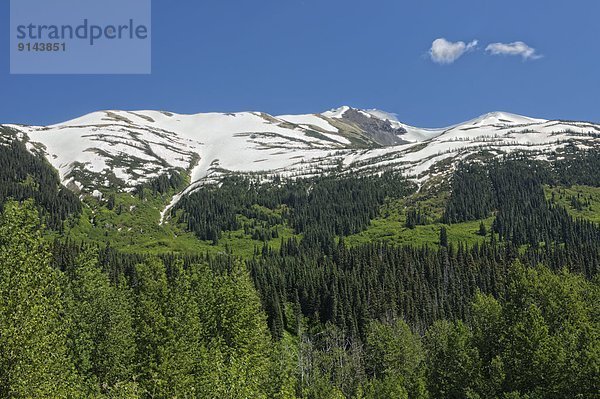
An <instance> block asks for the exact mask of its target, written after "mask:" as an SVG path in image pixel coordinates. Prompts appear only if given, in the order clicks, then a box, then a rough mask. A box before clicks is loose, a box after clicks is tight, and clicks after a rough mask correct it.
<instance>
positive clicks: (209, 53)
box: [0, 0, 600, 127]
mask: <svg viewBox="0 0 600 399" xmlns="http://www.w3.org/2000/svg"><path fill="white" fill-rule="evenodd" d="M47 1H50V0H47ZM124 1H126V0H124ZM152 6H153V9H152V35H153V46H152V52H153V54H152V60H153V64H152V74H151V75H148V76H144V75H140V76H131V75H124V76H111V75H106V76H101V75H93V76H86V75H63V76H61V75H39V76H38V75H31V76H23V75H9V36H8V33H9V32H8V28H6V27H5V28H4V29H3V33H2V40H0V123H29V124H49V123H55V122H59V121H63V120H66V119H70V118H73V117H76V116H79V115H82V114H85V113H88V112H91V111H95V110H99V109H128V110H135V109H160V110H169V111H174V112H182V113H196V112H209V111H223V112H225V111H227V112H229V111H245V110H260V111H264V112H268V113H271V114H285V113H312V112H321V111H324V110H327V109H329V108H333V107H338V106H340V105H351V106H355V107H361V108H379V109H382V110H386V111H389V112H394V113H397V114H398V117H399V119H400V120H402V121H404V122H406V123H409V124H413V125H417V126H431V127H434V126H444V125H448V124H451V123H455V122H459V121H463V120H466V119H470V118H473V117H475V116H477V115H480V114H482V113H485V112H489V111H497V110H502V111H508V112H514V113H520V114H525V115H528V116H534V117H544V118H562V119H577V120H589V121H596V122H600V99H599V98H598V97H599V96H600V45H599V38H600V23H599V22H600V2H598V1H596V0H587V1H581V0H571V1H568V2H567V1H558V0H545V1H542V0H527V1H524V0H520V1H514V0H510V1H499V0H496V1H491V0H488V1H486V0H453V1H448V0H439V1H433V0H422V1H406V2H405V1H398V0H369V1H368V2H367V1H355V0H343V1H342V0H265V1H248V0H237V1H233V0H200V1H197V0H196V1H192V0H186V1H183V0H179V1H166V0H154V1H153V5H152ZM8 16H9V6H8V1H2V2H1V4H0V21H3V23H5V24H6V26H8ZM438 38H445V39H446V40H447V41H448V42H452V43H455V42H458V41H462V42H463V43H464V46H465V52H464V54H462V56H461V57H459V58H458V59H456V60H454V62H452V63H445V64H440V63H436V62H433V61H432V59H431V57H430V54H429V53H428V52H429V50H430V48H431V47H432V42H433V41H434V40H435V39H438ZM474 40H477V45H473V46H471V47H469V49H468V51H467V49H466V47H467V46H468V45H469V44H471V43H473V41H474ZM518 41H521V42H524V43H526V44H527V45H528V46H529V47H531V48H534V49H535V51H536V53H535V54H537V55H541V56H542V57H541V58H537V59H536V57H530V58H529V59H523V57H521V56H518V55H512V56H511V55H492V52H491V49H490V51H486V47H487V46H488V45H489V44H490V43H514V42H518ZM452 54H453V55H455V53H452ZM451 58H452V57H451ZM446 60H448V59H447V58H446Z"/></svg>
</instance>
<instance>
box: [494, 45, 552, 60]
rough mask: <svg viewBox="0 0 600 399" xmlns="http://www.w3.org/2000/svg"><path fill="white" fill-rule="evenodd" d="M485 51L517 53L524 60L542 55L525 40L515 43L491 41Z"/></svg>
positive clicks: (505, 53)
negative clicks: (524, 41)
mask: <svg viewBox="0 0 600 399" xmlns="http://www.w3.org/2000/svg"><path fill="white" fill-rule="evenodd" d="M485 51H487V52H488V53H490V54H492V55H517V56H521V58H523V60H536V59H538V58H541V57H542V56H541V55H539V54H537V53H536V51H535V49H534V48H533V47H529V46H528V45H527V44H525V43H523V42H513V43H491V44H489V45H488V46H487V47H486V48H485Z"/></svg>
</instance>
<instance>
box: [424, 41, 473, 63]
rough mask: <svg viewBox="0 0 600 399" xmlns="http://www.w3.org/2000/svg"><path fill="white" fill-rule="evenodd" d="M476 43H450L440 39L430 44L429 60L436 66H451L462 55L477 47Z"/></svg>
mask: <svg viewBox="0 0 600 399" xmlns="http://www.w3.org/2000/svg"><path fill="white" fill-rule="evenodd" d="M477 43H478V42H477V40H473V41H471V42H470V43H465V42H450V41H448V40H446V39H444V38H443V37H440V38H439V39H435V40H434V41H433V43H431V49H430V50H429V55H430V56H431V60H432V61H433V62H436V63H438V64H452V63H453V62H454V61H456V60H457V59H459V58H460V57H461V56H462V55H463V54H465V53H467V52H469V51H472V50H474V49H475V48H476V47H477Z"/></svg>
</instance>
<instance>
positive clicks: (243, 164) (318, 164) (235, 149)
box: [4, 107, 600, 203]
mask: <svg viewBox="0 0 600 399" xmlns="http://www.w3.org/2000/svg"><path fill="white" fill-rule="evenodd" d="M5 127H6V128H9V129H12V130H13V131H17V132H18V134H17V136H18V137H19V138H20V139H21V140H23V141H25V142H26V143H27V147H28V149H29V150H30V151H32V152H39V153H42V154H43V155H44V156H45V157H46V158H47V159H48V161H49V162H50V163H51V164H52V165H53V166H54V167H55V168H56V169H57V170H58V172H59V174H60V178H61V180H62V182H63V184H65V185H66V186H67V187H69V188H71V189H72V190H73V191H76V192H78V191H81V192H83V193H88V194H91V193H94V192H96V193H98V192H101V191H103V188H106V187H119V188H121V189H123V190H127V191H131V190H133V189H134V188H135V187H136V186H138V185H140V184H143V183H146V182H148V181H150V180H152V179H154V178H156V177H158V176H161V175H165V174H170V173H173V172H175V171H185V172H186V173H187V174H189V176H190V180H191V184H190V186H188V187H187V188H186V189H185V190H184V192H182V193H180V195H181V194H185V193H188V192H191V191H193V189H194V188H195V187H197V186H198V185H199V184H201V183H202V182H203V181H206V180H207V179H214V178H218V177H219V176H222V175H223V174H228V173H244V174H259V175H264V176H266V177H268V176H273V175H275V174H277V175H282V176H284V177H286V176H287V177H297V176H311V175H319V174H323V173H327V172H328V171H333V170H335V171H338V172H342V173H366V174H372V173H380V172H381V171H383V170H390V169H391V170H397V171H400V172H402V173H404V174H405V175H407V176H408V177H410V178H413V179H416V180H418V181H420V182H423V181H425V180H427V179H428V178H429V177H432V176H437V175H440V174H444V173H449V172H451V171H452V170H453V166H454V165H455V164H456V162H457V161H459V160H463V159H468V158H471V157H477V156H480V155H481V154H483V153H485V154H487V155H488V156H489V155H492V156H499V155H502V154H505V153H510V152H514V151H529V152H531V153H532V156H535V157H538V158H545V157H548V156H554V155H556V152H557V151H560V149H561V148H563V147H565V146H567V145H576V146H578V147H580V148H593V147H596V146H598V144H599V141H598V140H599V134H600V125H597V124H593V123H589V122H570V121H558V120H544V119H535V118H529V117H525V116H520V115H515V114H510V113H506V112H493V113H489V114H485V115H482V116H480V117H478V118H475V119H473V120H470V121H467V122H464V123H461V124H457V125H454V126H450V127H447V128H439V129H424V128H417V127H413V126H409V125H406V124H404V123H402V122H400V121H398V119H397V118H396V117H395V116H394V115H392V114H389V113H386V112H383V111H379V110H359V109H354V108H351V107H341V108H338V109H335V110H331V111H327V112H324V113H322V114H309V115H282V116H271V115H268V114H265V113H260V112H241V113H208V114H195V115H181V114H174V113H170V112H161V111H136V112H127V111H101V112H94V113H91V114H88V115H85V116H82V117H80V118H77V119H73V120H71V121H67V122H64V123H60V124H56V125H51V126H22V125H5ZM8 136H10V135H8ZM8 136H7V135H6V134H4V139H5V140H8V139H10V137H8ZM179 197H180V196H176V197H175V199H174V202H173V203H175V202H176V201H177V200H178V198H179Z"/></svg>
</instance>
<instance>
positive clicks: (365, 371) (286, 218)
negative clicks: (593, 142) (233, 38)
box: [0, 144, 600, 399]
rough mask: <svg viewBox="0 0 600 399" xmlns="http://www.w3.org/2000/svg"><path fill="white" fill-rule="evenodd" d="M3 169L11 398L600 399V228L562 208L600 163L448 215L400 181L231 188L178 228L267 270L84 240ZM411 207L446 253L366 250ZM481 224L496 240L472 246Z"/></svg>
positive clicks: (44, 174)
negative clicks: (381, 225) (377, 224)
mask: <svg viewBox="0 0 600 399" xmlns="http://www.w3.org/2000/svg"><path fill="white" fill-rule="evenodd" d="M0 152H1V153H0V163H2V165H1V166H2V167H1V168H0V182H1V183H2V184H0V202H1V205H2V216H1V219H0V397H2V398H4V397H6V398H42V397H44V398H46V397H47V398H232V399H233V398H310V399H313V398H314V399H317V398H410V399H417V398H431V399H434V398H453V399H454V398H457V399H458V398H482V399H483V398H490V399H492V398H503V399H509V398H510V399H517V398H520V399H525V398H527V399H538V398H539V399H541V398H551V399H552V398H556V399H559V398H560V399H562V398H600V274H599V272H600V224H598V222H597V221H595V220H593V219H590V218H583V217H576V216H574V215H573V213H572V212H571V208H573V209H577V208H578V207H579V208H580V211H581V209H583V208H585V209H586V210H589V211H590V212H591V211H592V210H591V208H592V207H593V206H594V205H593V204H592V199H590V198H588V197H584V196H579V197H576V196H571V197H568V199H564V201H562V202H561V201H559V198H556V196H557V195H558V196H560V195H562V194H561V191H560V190H566V189H567V188H569V187H573V186H585V187H588V188H590V189H595V188H599V187H600V172H599V171H600V156H599V155H598V154H597V153H595V152H589V153H586V152H581V151H572V152H570V153H567V154H562V156H560V157H556V159H550V160H547V161H534V160H531V159H529V158H527V157H523V156H519V155H515V156H510V157H506V158H503V159H493V160H484V161H477V162H465V163H464V164H461V165H459V166H458V168H457V170H456V171H455V172H454V173H453V176H452V179H451V183H450V185H449V186H448V187H445V186H444V185H443V184H441V185H440V187H438V188H433V187H429V188H427V189H428V190H432V192H435V190H438V191H444V190H446V191H447V196H446V197H443V198H444V202H443V205H442V208H441V209H439V214H437V216H436V214H435V212H432V211H430V209H429V208H428V207H429V204H430V202H431V201H429V202H428V201H427V200H426V199H424V197H419V196H418V195H423V190H424V189H423V187H421V188H419V187H417V186H416V185H415V184H414V183H412V182H410V181H408V180H405V179H404V178H402V177H401V176H400V175H398V174H394V173H391V172H385V173H381V174H379V175H376V176H347V175H335V174H332V175H328V176H322V177H315V178H310V179H308V178H306V179H298V180H284V179H281V178H274V179H270V180H265V181H263V182H259V181H257V180H256V179H253V178H251V177H247V176H246V177H244V176H229V177H226V178H224V179H223V180H222V181H220V182H219V184H214V185H206V186H205V187H203V188H201V189H200V190H198V191H196V192H194V193H192V194H190V195H189V196H185V197H183V198H182V200H181V201H180V202H179V203H178V204H177V206H176V207H175V208H174V209H173V210H172V211H171V216H172V218H173V220H174V221H176V222H177V223H178V224H179V226H181V228H182V229H184V230H186V231H188V232H191V233H193V234H194V235H195V237H196V238H197V240H200V241H202V242H206V245H209V246H217V245H219V243H220V242H222V241H223V240H225V239H226V238H227V237H228V236H230V235H231V232H232V231H242V232H244V234H246V235H248V236H251V237H252V239H253V241H254V242H255V243H256V244H255V247H254V251H253V254H252V255H251V256H247V257H242V256H238V255H235V253H234V251H233V250H231V248H227V249H226V250H225V251H222V252H220V253H214V252H210V251H206V252H202V251H197V252H187V253H182V252H177V253H176V252H163V253H152V252H150V251H148V252H144V251H133V252H129V251H124V250H122V249H118V248H115V247H116V245H115V244H116V243H111V242H110V240H106V241H104V242H101V241H99V240H95V241H94V240H86V239H82V238H81V237H79V236H78V237H72V236H71V235H70V233H69V231H72V230H69V228H72V226H74V225H76V224H77V223H79V222H78V220H79V219H81V218H82V214H83V212H85V209H86V207H89V206H90V205H89V204H88V203H86V202H85V198H83V197H81V198H80V197H78V196H77V195H75V194H73V193H72V192H71V191H69V190H68V189H66V188H65V187H62V186H61V185H60V180H59V177H58V175H57V173H56V172H55V171H54V170H53V169H52V168H51V167H50V166H49V165H48V164H47V163H46V162H45V161H44V160H43V159H41V158H39V157H37V156H35V155H32V154H31V153H29V152H28V151H27V150H26V148H25V147H24V146H23V145H22V144H14V145H13V146H12V147H6V146H0ZM180 183H181V177H178V176H174V177H173V176H172V177H171V178H170V179H169V178H161V179H158V180H157V181H155V182H151V183H150V184H149V185H148V186H147V187H140V188H139V190H137V191H136V193H135V196H136V197H137V198H138V200H139V201H145V200H147V198H146V196H149V197H152V196H156V195H162V194H165V193H167V192H168V191H169V190H170V189H172V188H173V187H177V185H178V184H180ZM548 193H551V194H548ZM557 193H558V194H557ZM432 195H433V194H432ZM408 198H412V199H414V201H413V202H411V203H410V204H409V205H406V203H404V202H402V204H403V207H402V209H400V212H399V214H401V215H403V217H404V219H402V225H403V226H406V228H408V229H409V231H416V229H417V228H418V227H422V226H428V225H432V224H433V223H437V224H436V225H435V226H438V225H439V226H442V227H441V228H440V229H439V231H438V232H437V234H439V237H438V238H437V242H436V244H435V245H430V244H422V245H413V244H411V245H396V244H393V243H390V242H386V241H383V240H371V241H368V242H360V243H357V242H356V241H353V240H352V237H355V236H356V235H357V234H359V233H364V232H365V231H368V230H369V228H371V226H372V222H373V220H375V219H377V218H380V219H385V218H392V216H389V215H387V213H388V211H389V209H390V207H393V206H394V204H397V203H399V202H397V201H405V200H406V199H408ZM115 201H116V200H115V197H110V196H109V197H108V199H107V200H106V203H101V204H100V205H98V206H101V207H107V208H108V209H110V210H111V212H112V211H113V208H114V210H115V212H116V210H117V209H119V212H124V211H123V210H122V209H120V208H118V205H117V204H116V203H115ZM565 203H567V204H571V205H568V206H565V205H564V204H565ZM599 211H600V209H599ZM394 217H395V216H394ZM486 220H491V223H490V224H489V228H488V227H487V225H486V224H485V222H484V221H486ZM396 222H397V221H396ZM467 222H475V223H476V225H477V226H478V228H476V230H477V231H476V232H475V233H476V235H477V236H478V237H479V239H478V240H476V241H461V240H456V239H453V236H452V235H451V234H450V231H451V229H452V227H453V226H460V225H461V223H467ZM290 232H291V233H290ZM273 243H276V244H277V245H274V244H273Z"/></svg>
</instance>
